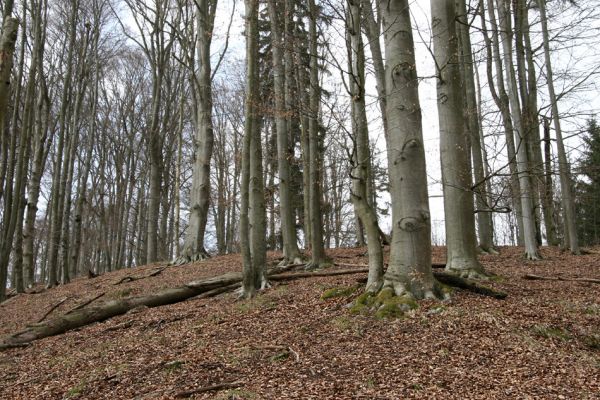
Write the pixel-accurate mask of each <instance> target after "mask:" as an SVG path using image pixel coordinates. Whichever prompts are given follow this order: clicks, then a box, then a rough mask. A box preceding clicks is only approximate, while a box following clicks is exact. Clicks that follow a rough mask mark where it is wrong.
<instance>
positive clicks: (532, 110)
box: [523, 6, 557, 246]
mask: <svg viewBox="0 0 600 400" xmlns="http://www.w3.org/2000/svg"><path fill="white" fill-rule="evenodd" d="M527 10H528V9H527V7H525V6H523V24H524V32H523V33H524V35H523V39H524V44H525V58H526V61H527V84H528V88H529V120H530V121H531V122H530V132H529V133H528V137H529V141H530V146H531V153H532V159H531V163H532V170H533V175H534V177H535V179H534V182H535V185H534V187H535V188H536V189H537V197H538V201H537V203H539V204H541V210H542V214H543V218H544V226H545V227H546V240H547V242H548V244H549V245H551V246H552V245H556V243H557V236H556V224H555V222H554V218H553V214H554V205H553V204H552V203H550V204H548V203H547V202H546V191H547V188H546V180H545V179H544V161H543V159H542V146H541V140H540V121H539V114H538V102H537V90H538V88H537V84H538V82H537V73H536V65H535V59H534V56H535V54H534V50H533V48H532V45H531V33H530V31H531V26H530V23H529V17H528V14H527V13H528V11H527ZM550 190H552V189H550ZM540 234H541V232H540Z"/></svg>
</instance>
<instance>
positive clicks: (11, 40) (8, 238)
mask: <svg viewBox="0 0 600 400" xmlns="http://www.w3.org/2000/svg"><path fill="white" fill-rule="evenodd" d="M18 28H19V20H18V19H16V18H12V17H9V16H6V18H5V19H4V23H3V26H2V37H0V127H2V129H3V128H4V126H5V116H6V114H7V113H6V109H7V104H8V100H9V98H10V87H11V86H10V83H11V72H12V66H13V54H14V52H15V46H16V42H17V30H18ZM24 139H25V137H23V136H22V137H21V147H23V145H24V144H25V143H26V141H25V140H24ZM13 140H15V141H16V138H13ZM11 142H12V140H11ZM11 147H13V146H11ZM11 153H12V154H14V153H13V152H12V151H11ZM24 153H25V151H24V149H21V152H20V154H21V155H20V157H21V158H22V157H23V155H24ZM9 162H12V156H11V159H10V160H9ZM18 165H19V164H17V167H18ZM21 165H22V161H21ZM12 179H13V177H12V175H9V176H8V179H6V180H5V184H6V185H7V186H10V187H11V188H12V185H13V181H12ZM21 179H24V177H23V176H21ZM20 184H22V182H21V181H19V177H16V179H15V186H16V188H15V190H14V192H13V193H14V194H15V198H14V199H10V200H11V202H12V205H13V206H14V205H17V206H18V205H19V204H20V198H19V197H18V196H19V193H20V192H21V190H20V187H19V185H20ZM11 190H12V189H11ZM7 199H8V197H7V198H5V203H4V204H5V209H4V223H3V225H4V232H3V240H2V245H1V249H0V301H2V300H4V298H5V296H6V282H7V277H8V263H9V260H10V253H11V249H12V243H13V237H14V232H15V227H16V223H17V221H16V219H17V213H16V211H17V208H15V207H11V208H12V209H11V211H10V212H9V211H8V210H9V208H8V207H6V205H8V204H10V203H9V202H6V200H7Z"/></svg>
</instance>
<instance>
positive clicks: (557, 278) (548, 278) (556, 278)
mask: <svg viewBox="0 0 600 400" xmlns="http://www.w3.org/2000/svg"><path fill="white" fill-rule="evenodd" d="M523 279H527V280H530V281H565V282H586V283H600V279H595V278H565V277H562V276H541V275H534V274H527V275H525V276H524V277H523Z"/></svg>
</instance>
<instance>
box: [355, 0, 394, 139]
mask: <svg viewBox="0 0 600 400" xmlns="http://www.w3.org/2000/svg"><path fill="white" fill-rule="evenodd" d="M361 3H362V4H361V7H362V11H363V15H364V19H365V32H366V34H367V39H368V41H369V49H370V50H371V57H372V58H373V69H374V70H375V82H376V84H377V96H378V97H379V108H380V109H381V121H382V123H383V132H384V134H385V136H387V134H388V126H387V107H386V98H385V67H384V65H383V55H382V54H381V43H380V41H379V38H380V37H381V28H380V21H378V20H376V19H375V15H374V13H373V6H372V5H371V2H370V1H368V0H361ZM375 4H377V2H375ZM380 17H381V15H380V14H378V18H380Z"/></svg>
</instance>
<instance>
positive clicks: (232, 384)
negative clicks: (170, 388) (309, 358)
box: [175, 381, 243, 399]
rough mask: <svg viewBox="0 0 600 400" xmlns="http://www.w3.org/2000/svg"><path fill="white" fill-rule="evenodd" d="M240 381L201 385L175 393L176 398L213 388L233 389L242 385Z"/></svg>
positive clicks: (208, 390) (210, 390)
mask: <svg viewBox="0 0 600 400" xmlns="http://www.w3.org/2000/svg"><path fill="white" fill-rule="evenodd" d="M242 385H243V383H242V382H239V381H238V382H223V383H218V384H216V385H210V386H203V387H199V388H196V389H191V390H186V391H183V392H179V393H176V394H175V398H176V399H184V398H187V397H191V396H193V395H195V394H198V393H205V392H213V391H215V390H223V389H235V388H238V387H240V386H242Z"/></svg>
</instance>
